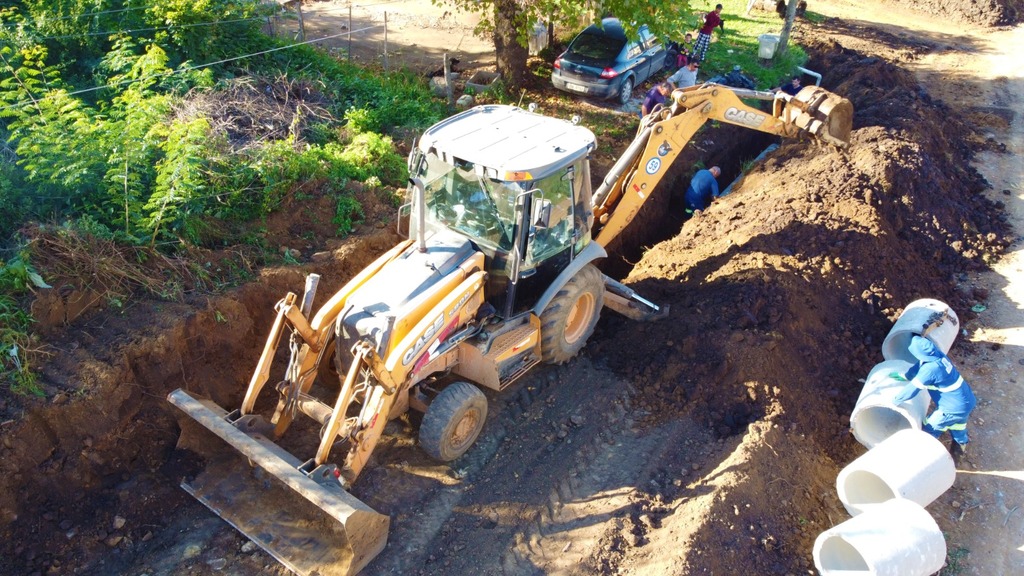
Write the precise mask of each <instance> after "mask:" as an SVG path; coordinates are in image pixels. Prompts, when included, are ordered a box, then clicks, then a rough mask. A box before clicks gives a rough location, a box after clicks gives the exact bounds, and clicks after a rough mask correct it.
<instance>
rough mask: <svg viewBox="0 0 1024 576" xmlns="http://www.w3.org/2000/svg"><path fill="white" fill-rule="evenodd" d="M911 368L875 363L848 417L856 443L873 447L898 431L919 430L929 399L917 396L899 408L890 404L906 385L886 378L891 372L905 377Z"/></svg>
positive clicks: (904, 364) (899, 362)
mask: <svg viewBox="0 0 1024 576" xmlns="http://www.w3.org/2000/svg"><path fill="white" fill-rule="evenodd" d="M911 366H912V364H911V363H910V362H906V361H904V360H886V361H885V362H882V363H880V364H876V365H875V367H874V368H872V369H871V372H869V373H868V377H867V379H866V380H865V381H864V388H863V389H861V392H860V397H859V398H857V404H856V405H854V407H853V413H852V414H850V429H851V430H852V431H853V437H854V438H856V439H857V442H860V443H861V444H863V445H864V446H866V447H868V448H873V447H874V446H875V445H877V444H878V443H879V442H881V441H883V440H885V439H886V438H888V437H890V436H892V435H893V434H895V433H896V432H899V431H900V430H911V429H913V430H920V429H921V422H923V421H924V417H925V415H926V414H927V413H928V402H929V400H930V398H929V397H928V395H927V394H918V395H917V396H914V397H913V398H911V399H910V401H908V402H904V403H902V404H900V405H899V406H897V405H895V404H893V403H892V399H893V398H894V397H895V396H896V394H897V393H898V392H899V391H900V390H901V389H902V388H903V387H904V386H905V385H906V382H903V381H901V380H897V379H895V378H892V377H890V376H889V375H890V374H892V373H893V372H898V373H900V374H904V373H906V371H907V370H908V369H910V367H911Z"/></svg>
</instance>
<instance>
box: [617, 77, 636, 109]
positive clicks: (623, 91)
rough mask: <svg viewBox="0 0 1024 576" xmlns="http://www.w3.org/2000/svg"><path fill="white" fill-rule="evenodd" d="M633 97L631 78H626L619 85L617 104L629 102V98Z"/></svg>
mask: <svg viewBox="0 0 1024 576" xmlns="http://www.w3.org/2000/svg"><path fill="white" fill-rule="evenodd" d="M632 97H633V79H632V78H626V79H625V80H623V81H622V85H621V86H619V104H625V103H626V102H629V99H630V98H632Z"/></svg>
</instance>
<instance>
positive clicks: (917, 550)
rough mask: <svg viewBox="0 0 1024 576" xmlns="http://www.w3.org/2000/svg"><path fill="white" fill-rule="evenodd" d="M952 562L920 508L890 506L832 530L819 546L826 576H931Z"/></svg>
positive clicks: (817, 560)
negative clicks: (947, 557)
mask: <svg viewBox="0 0 1024 576" xmlns="http://www.w3.org/2000/svg"><path fill="white" fill-rule="evenodd" d="M945 560H946V541H945V540H944V539H943V537H942V531H941V530H939V526H938V525H937V524H936V523H935V520H934V519H933V518H932V517H931V515H929V514H928V512H927V511H925V509H924V508H922V507H921V505H920V504H917V503H916V502H911V501H910V500H903V499H899V498H897V499H894V500H889V501H888V502H886V503H885V504H884V505H882V506H878V507H876V508H873V509H872V510H870V511H868V512H865V513H863V514H861V515H859V516H855V517H853V518H851V519H849V520H847V521H846V522H843V523H842V524H840V525H838V526H834V527H832V528H829V529H828V530H826V531H824V532H822V533H821V534H820V535H818V538H817V539H816V540H815V541H814V566H815V568H817V569H818V572H819V573H820V574H821V575H822V576H853V575H861V574H863V575H871V576H925V575H927V574H934V573H935V572H938V571H939V570H940V569H941V568H942V565H943V564H944V563H945Z"/></svg>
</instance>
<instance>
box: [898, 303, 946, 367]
mask: <svg viewBox="0 0 1024 576" xmlns="http://www.w3.org/2000/svg"><path fill="white" fill-rule="evenodd" d="M929 326H932V328H931V329H927V328H928V327H929ZM926 329H927V334H924V336H925V337H926V338H928V339H929V340H931V341H932V343H933V344H935V345H936V346H938V347H939V350H942V353H943V354H947V353H949V348H950V346H952V345H953V341H954V340H956V336H957V334H958V333H959V332H960V319H959V318H957V315H956V312H954V311H953V309H952V308H950V307H949V306H947V305H946V304H945V303H944V302H940V301H938V300H933V299H931V298H922V299H920V300H914V301H913V302H911V303H910V304H907V307H906V308H904V309H903V313H902V314H900V317H899V318H897V319H896V323H895V324H893V326H892V329H891V330H889V334H888V335H887V336H886V337H885V340H884V341H883V342H882V357H883V358H885V359H886V360H897V359H898V360H906V361H907V362H911V363H914V362H917V358H914V355H913V354H911V353H910V351H909V350H908V348H909V347H910V339H911V338H912V337H913V336H914V335H915V334H917V335H921V334H922V333H923V332H925V331H926Z"/></svg>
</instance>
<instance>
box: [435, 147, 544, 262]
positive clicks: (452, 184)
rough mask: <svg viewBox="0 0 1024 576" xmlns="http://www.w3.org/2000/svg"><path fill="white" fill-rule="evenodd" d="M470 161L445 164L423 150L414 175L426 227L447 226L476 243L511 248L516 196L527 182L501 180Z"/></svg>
mask: <svg viewBox="0 0 1024 576" xmlns="http://www.w3.org/2000/svg"><path fill="white" fill-rule="evenodd" d="M482 172H483V170H482V169H480V170H477V166H476V165H475V164H473V163H471V162H464V161H461V160H457V161H456V163H455V165H454V166H453V165H451V164H448V163H447V162H444V161H443V160H441V159H440V158H439V157H437V155H435V154H425V155H423V156H422V157H421V160H420V161H419V162H418V168H417V170H416V174H415V176H417V177H418V178H420V180H421V181H422V182H423V185H424V189H425V201H426V206H427V213H426V221H427V229H428V230H429V229H432V228H433V229H437V228H450V229H453V230H458V231H460V232H462V233H463V234H466V235H467V236H469V237H470V238H471V239H472V240H474V241H475V242H477V243H478V244H482V245H484V246H489V247H491V248H499V249H502V250H511V248H512V230H513V228H514V225H515V205H516V197H517V196H518V195H519V194H520V193H522V192H524V191H526V190H529V187H528V186H526V184H528V183H520V182H502V181H499V180H492V179H490V178H487V177H484V176H481V175H479V174H480V173H482Z"/></svg>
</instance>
